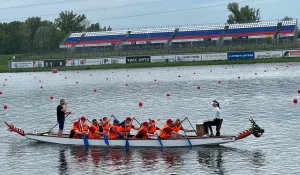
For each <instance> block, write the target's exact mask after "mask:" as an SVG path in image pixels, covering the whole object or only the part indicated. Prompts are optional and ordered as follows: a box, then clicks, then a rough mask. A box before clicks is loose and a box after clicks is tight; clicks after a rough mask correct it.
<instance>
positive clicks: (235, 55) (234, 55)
mask: <svg viewBox="0 0 300 175" xmlns="http://www.w3.org/2000/svg"><path fill="white" fill-rule="evenodd" d="M227 56H228V60H240V59H254V52H228V53H227Z"/></svg>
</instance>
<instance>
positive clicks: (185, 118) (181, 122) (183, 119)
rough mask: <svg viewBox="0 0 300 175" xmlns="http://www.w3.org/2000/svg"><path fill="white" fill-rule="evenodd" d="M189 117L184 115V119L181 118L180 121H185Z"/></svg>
mask: <svg viewBox="0 0 300 175" xmlns="http://www.w3.org/2000/svg"><path fill="white" fill-rule="evenodd" d="M187 118H188V117H184V119H182V120H180V123H182V122H184V120H186V119H187Z"/></svg>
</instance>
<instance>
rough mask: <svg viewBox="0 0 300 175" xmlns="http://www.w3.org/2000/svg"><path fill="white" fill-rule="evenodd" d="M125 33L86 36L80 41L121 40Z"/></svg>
mask: <svg viewBox="0 0 300 175" xmlns="http://www.w3.org/2000/svg"><path fill="white" fill-rule="evenodd" d="M124 37H125V35H107V36H86V37H83V38H82V39H81V41H95V40H122V39H124Z"/></svg>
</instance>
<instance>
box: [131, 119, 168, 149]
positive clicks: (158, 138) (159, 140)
mask: <svg viewBox="0 0 300 175" xmlns="http://www.w3.org/2000/svg"><path fill="white" fill-rule="evenodd" d="M134 119H135V118H134ZM135 121H136V122H137V123H138V124H140V122H138V121H137V119H135ZM140 125H141V124H140ZM155 134H156V137H157V140H158V142H159V144H160V146H161V147H164V145H163V143H162V141H161V139H160V137H159V136H158V134H157V132H156V131H155Z"/></svg>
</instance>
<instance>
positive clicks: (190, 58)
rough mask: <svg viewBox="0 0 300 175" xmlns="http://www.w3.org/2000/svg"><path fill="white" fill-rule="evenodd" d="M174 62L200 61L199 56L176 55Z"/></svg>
mask: <svg viewBox="0 0 300 175" xmlns="http://www.w3.org/2000/svg"><path fill="white" fill-rule="evenodd" d="M176 61H201V54H194V55H176Z"/></svg>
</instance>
